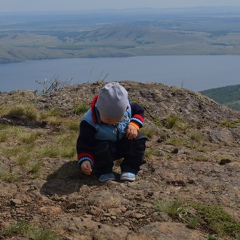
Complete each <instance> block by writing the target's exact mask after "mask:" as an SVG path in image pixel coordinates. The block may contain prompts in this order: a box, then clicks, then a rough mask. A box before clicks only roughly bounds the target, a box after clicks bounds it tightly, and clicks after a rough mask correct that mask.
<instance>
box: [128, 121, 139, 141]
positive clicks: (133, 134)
mask: <svg viewBox="0 0 240 240" xmlns="http://www.w3.org/2000/svg"><path fill="white" fill-rule="evenodd" d="M125 134H126V138H127V139H130V140H131V139H134V138H136V137H137V135H138V130H137V128H135V127H134V126H133V125H131V124H128V127H127V130H126V132H125Z"/></svg>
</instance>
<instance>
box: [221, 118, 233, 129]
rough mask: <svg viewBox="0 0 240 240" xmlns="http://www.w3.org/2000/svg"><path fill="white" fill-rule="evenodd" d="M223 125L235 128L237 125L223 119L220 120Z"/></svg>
mask: <svg viewBox="0 0 240 240" xmlns="http://www.w3.org/2000/svg"><path fill="white" fill-rule="evenodd" d="M220 123H221V124H222V125H223V126H226V127H230V128H236V127H237V125H236V124H235V123H234V122H232V121H229V120H223V121H221V122H220Z"/></svg>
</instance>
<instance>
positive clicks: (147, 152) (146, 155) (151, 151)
mask: <svg viewBox="0 0 240 240" xmlns="http://www.w3.org/2000/svg"><path fill="white" fill-rule="evenodd" d="M154 154H155V150H154V149H153V148H147V149H146V152H145V157H146V158H150V157H151V156H153V155H154Z"/></svg>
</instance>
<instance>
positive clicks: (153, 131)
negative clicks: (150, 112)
mask: <svg viewBox="0 0 240 240" xmlns="http://www.w3.org/2000/svg"><path fill="white" fill-rule="evenodd" d="M140 131H141V133H143V134H144V135H145V136H147V137H149V138H152V137H153V136H154V135H155V134H156V128H154V127H152V126H149V125H147V126H144V127H143V128H141V129H140Z"/></svg>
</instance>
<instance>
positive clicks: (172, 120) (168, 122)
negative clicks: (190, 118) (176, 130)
mask: <svg viewBox="0 0 240 240" xmlns="http://www.w3.org/2000/svg"><path fill="white" fill-rule="evenodd" d="M178 121H179V117H178V116H176V115H170V116H168V117H167V118H166V119H164V120H163V126H165V127H166V128H168V129H172V128H173V126H174V125H175V124H176V123H177V122H178Z"/></svg>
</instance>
